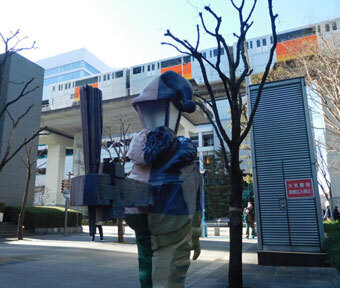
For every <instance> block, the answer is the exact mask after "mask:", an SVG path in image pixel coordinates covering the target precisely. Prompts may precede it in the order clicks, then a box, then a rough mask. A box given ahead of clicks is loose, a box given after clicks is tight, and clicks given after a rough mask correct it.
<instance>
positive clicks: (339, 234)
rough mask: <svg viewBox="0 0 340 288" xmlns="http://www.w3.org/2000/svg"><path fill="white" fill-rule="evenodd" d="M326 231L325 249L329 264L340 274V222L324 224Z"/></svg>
mask: <svg viewBox="0 0 340 288" xmlns="http://www.w3.org/2000/svg"><path fill="white" fill-rule="evenodd" d="M324 229H325V232H326V233H327V237H326V239H325V242H324V248H325V251H326V252H327V256H328V259H329V262H330V263H331V265H332V266H333V267H335V268H336V269H337V270H338V271H339V272H340V244H339V243H340V222H338V221H336V222H330V223H324Z"/></svg>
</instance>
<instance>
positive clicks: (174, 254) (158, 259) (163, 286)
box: [152, 232, 192, 288]
mask: <svg viewBox="0 0 340 288" xmlns="http://www.w3.org/2000/svg"><path fill="white" fill-rule="evenodd" d="M191 237H192V234H191V232H189V233H187V234H186V235H185V237H184V238H182V239H181V240H180V241H178V242H176V243H172V244H170V245H168V246H165V247H161V248H159V249H157V250H155V251H153V258H152V282H153V287H154V288H184V282H185V277H186V274H187V271H188V269H189V265H190V250H191Z"/></svg>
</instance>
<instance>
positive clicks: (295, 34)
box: [277, 25, 329, 43]
mask: <svg viewBox="0 0 340 288" xmlns="http://www.w3.org/2000/svg"><path fill="white" fill-rule="evenodd" d="M328 28H329V25H328ZM310 35H315V28H314V27H309V28H304V29H300V30H295V31H292V32H287V33H283V34H279V35H277V42H278V43H280V42H284V41H288V40H292V39H296V38H301V37H306V36H310Z"/></svg>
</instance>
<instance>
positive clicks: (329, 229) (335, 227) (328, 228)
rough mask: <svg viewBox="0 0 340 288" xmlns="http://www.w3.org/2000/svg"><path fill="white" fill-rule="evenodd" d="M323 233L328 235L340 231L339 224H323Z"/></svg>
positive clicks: (337, 222) (336, 222) (335, 222)
mask: <svg viewBox="0 0 340 288" xmlns="http://www.w3.org/2000/svg"><path fill="white" fill-rule="evenodd" d="M323 226H324V229H325V233H327V234H329V233H332V232H335V231H340V222H339V221H334V222H326V221H325V222H324V223H323Z"/></svg>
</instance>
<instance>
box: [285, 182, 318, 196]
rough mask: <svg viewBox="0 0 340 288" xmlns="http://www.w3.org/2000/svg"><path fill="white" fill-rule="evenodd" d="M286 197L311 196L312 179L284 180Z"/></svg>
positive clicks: (312, 193) (312, 192)
mask: <svg viewBox="0 0 340 288" xmlns="http://www.w3.org/2000/svg"><path fill="white" fill-rule="evenodd" d="M286 191H287V198H298V197H313V196H314V191H313V182H312V179H311V178H309V179H293V180H286Z"/></svg>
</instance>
